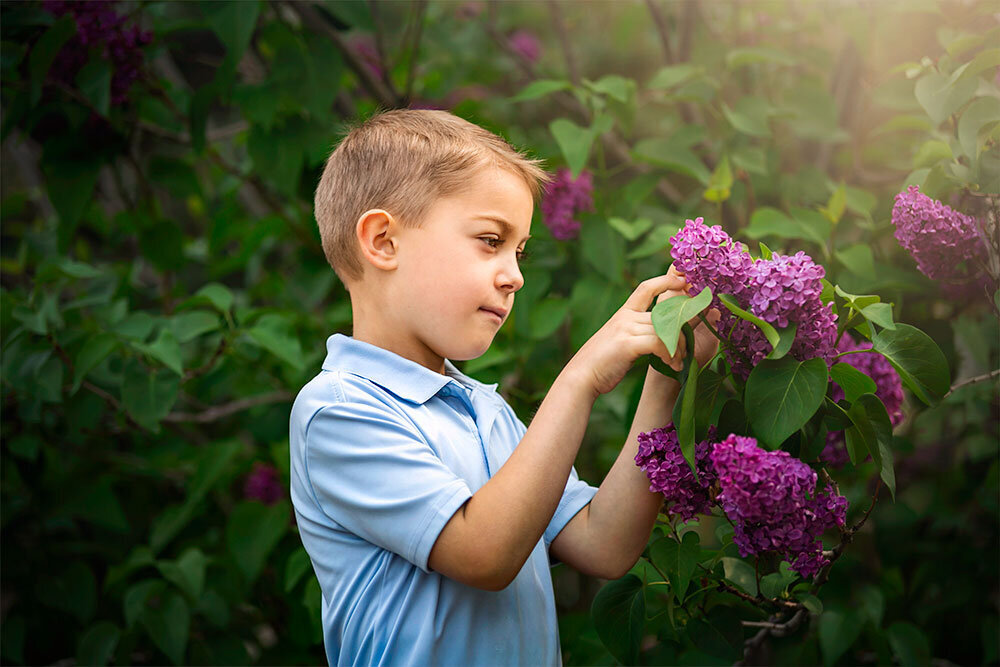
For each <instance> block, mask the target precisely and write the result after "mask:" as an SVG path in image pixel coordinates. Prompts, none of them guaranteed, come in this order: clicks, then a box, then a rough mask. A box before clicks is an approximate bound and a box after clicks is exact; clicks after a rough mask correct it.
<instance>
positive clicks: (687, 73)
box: [646, 63, 699, 90]
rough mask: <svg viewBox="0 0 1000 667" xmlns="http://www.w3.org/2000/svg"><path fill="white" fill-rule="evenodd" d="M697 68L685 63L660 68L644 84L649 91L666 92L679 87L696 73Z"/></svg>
mask: <svg viewBox="0 0 1000 667" xmlns="http://www.w3.org/2000/svg"><path fill="white" fill-rule="evenodd" d="M698 71H699V70H698V68H697V67H695V66H694V65H689V64H687V63H684V64H681V65H670V66H668V67H662V68H660V69H659V70H658V71H657V72H656V74H654V75H653V78H651V79H650V80H649V83H647V84H646V88H648V89H649V90H666V89H669V88H673V87H674V86H677V85H680V84H682V83H684V82H685V81H687V80H688V79H690V78H691V77H692V76H694V75H695V74H697V73H698Z"/></svg>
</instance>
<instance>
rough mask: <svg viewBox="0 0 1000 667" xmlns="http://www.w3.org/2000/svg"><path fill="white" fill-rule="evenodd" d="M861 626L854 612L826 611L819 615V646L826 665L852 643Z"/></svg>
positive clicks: (855, 639) (859, 617)
mask: <svg viewBox="0 0 1000 667" xmlns="http://www.w3.org/2000/svg"><path fill="white" fill-rule="evenodd" d="M862 626H863V622H862V620H861V616H860V614H857V613H854V612H839V611H827V612H824V613H823V615H822V616H820V617H819V647H820V650H821V651H822V653H823V664H824V665H826V667H830V666H831V665H833V664H834V663H835V662H837V659H838V658H839V657H840V656H842V655H843V654H844V653H845V652H846V651H847V649H849V648H851V646H853V645H854V642H855V641H857V639H858V636H859V635H860V634H861V628H862Z"/></svg>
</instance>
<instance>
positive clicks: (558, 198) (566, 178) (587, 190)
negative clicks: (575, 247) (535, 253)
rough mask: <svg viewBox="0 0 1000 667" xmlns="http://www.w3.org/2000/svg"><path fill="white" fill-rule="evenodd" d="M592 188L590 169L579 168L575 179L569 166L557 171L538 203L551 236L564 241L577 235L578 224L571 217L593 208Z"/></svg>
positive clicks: (592, 181)
mask: <svg viewBox="0 0 1000 667" xmlns="http://www.w3.org/2000/svg"><path fill="white" fill-rule="evenodd" d="M593 191H594V180H593V176H592V175H591V173H590V172H589V171H587V170H584V171H582V172H581V173H580V175H579V176H578V177H577V178H576V179H574V178H573V176H572V174H570V171H569V169H566V168H565V167H560V168H559V169H558V170H556V176H555V178H554V179H553V180H552V181H551V182H550V183H549V184H548V185H547V186H546V188H545V196H544V197H543V198H542V202H541V209H542V218H543V220H544V221H545V225H546V226H547V227H548V228H549V230H550V231H551V232H552V236H553V237H554V238H556V239H558V240H560V241H567V240H569V239H572V238H575V237H576V235H577V233H579V231H580V223H579V221H577V220H576V219H575V218H574V217H573V216H575V215H576V214H577V213H579V212H580V211H592V210H594V197H593Z"/></svg>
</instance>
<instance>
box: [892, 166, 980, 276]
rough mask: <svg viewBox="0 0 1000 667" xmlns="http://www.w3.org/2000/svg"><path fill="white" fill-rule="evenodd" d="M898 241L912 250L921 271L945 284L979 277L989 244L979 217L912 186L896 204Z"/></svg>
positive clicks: (894, 214)
mask: <svg viewBox="0 0 1000 667" xmlns="http://www.w3.org/2000/svg"><path fill="white" fill-rule="evenodd" d="M892 224H893V225H895V227H896V240H898V241H899V244H900V245H901V246H903V247H904V248H906V249H907V250H909V251H910V254H911V255H913V259H914V260H915V261H916V262H917V268H918V269H920V272H921V273H923V274H924V275H926V276H927V277H928V278H930V279H932V280H941V281H944V283H945V285H946V286H947V285H949V284H951V285H952V286H954V284H955V283H968V282H969V281H970V280H979V279H980V278H981V276H978V275H977V274H978V273H979V264H980V262H984V261H985V260H986V247H985V245H984V244H983V242H982V239H981V238H980V237H979V232H978V229H977V223H976V219H975V218H973V217H972V216H969V215H965V214H964V213H959V212H958V211H955V210H954V209H952V208H951V207H950V206H948V205H946V204H943V203H941V202H940V201H938V200H936V199H931V198H930V197H928V196H927V195H925V194H923V193H922V192H920V188H919V187H918V186H916V185H911V186H910V187H909V188H907V190H906V192H900V193H899V194H897V195H896V203H895V205H894V206H893V207H892Z"/></svg>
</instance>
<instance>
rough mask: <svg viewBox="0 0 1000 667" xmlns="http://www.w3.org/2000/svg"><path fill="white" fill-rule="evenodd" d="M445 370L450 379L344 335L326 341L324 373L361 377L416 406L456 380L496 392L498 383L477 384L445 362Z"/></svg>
mask: <svg viewBox="0 0 1000 667" xmlns="http://www.w3.org/2000/svg"><path fill="white" fill-rule="evenodd" d="M444 368H445V373H446V374H447V375H441V374H440V373H435V372H434V371H432V370H430V369H429V368H425V367H423V366H421V365H420V364H418V363H417V362H415V361H411V360H410V359H406V358H404V357H401V356H399V355H398V354H396V353H395V352H390V351H389V350H385V349H383V348H381V347H378V346H376V345H372V344H371V343H365V342H364V341H360V340H355V339H354V338H353V337H351V336H345V335H344V334H339V333H338V334H334V335H332V336H330V337H329V338H327V339H326V360H324V361H323V369H324V370H328V371H336V370H341V371H346V372H348V373H353V374H355V375H359V376H361V377H364V378H367V379H369V380H371V381H372V382H374V383H375V384H377V385H379V386H380V387H383V388H385V389H388V390H389V391H391V392H392V393H394V394H395V395H397V396H399V397H400V398H404V399H406V400H408V401H410V402H412V403H420V404H423V403H426V402H427V400H428V399H429V398H430V397H431V396H434V395H435V394H437V393H438V392H439V391H441V389H443V388H444V386H445V385H447V384H448V383H449V382H451V381H452V380H454V381H456V382H458V383H459V384H462V385H464V386H465V387H467V388H470V389H480V390H482V391H486V392H496V388H497V384H496V383H493V384H483V383H482V382H479V381H478V380H474V379H472V378H471V377H469V376H468V375H465V374H464V373H462V372H461V371H460V370H458V369H457V368H455V365H454V364H453V363H451V361H450V360H448V359H445V360H444Z"/></svg>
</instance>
